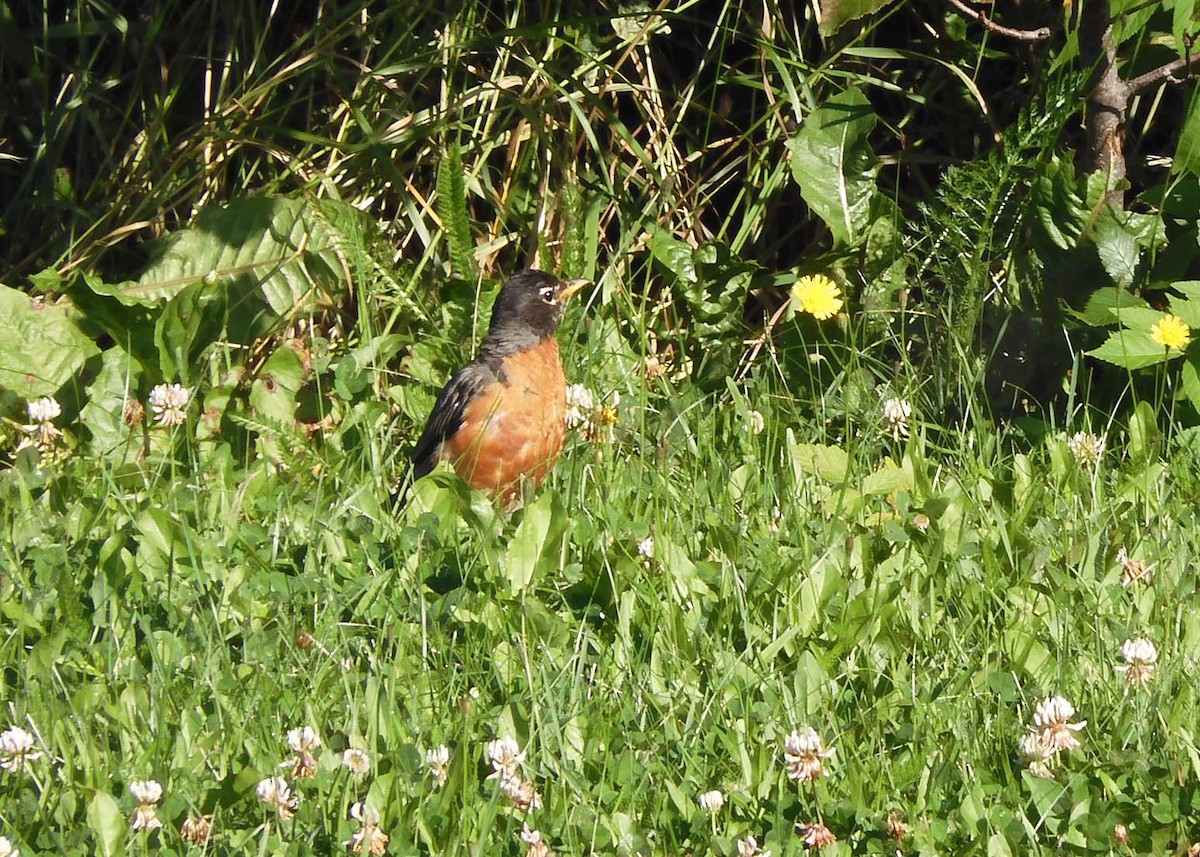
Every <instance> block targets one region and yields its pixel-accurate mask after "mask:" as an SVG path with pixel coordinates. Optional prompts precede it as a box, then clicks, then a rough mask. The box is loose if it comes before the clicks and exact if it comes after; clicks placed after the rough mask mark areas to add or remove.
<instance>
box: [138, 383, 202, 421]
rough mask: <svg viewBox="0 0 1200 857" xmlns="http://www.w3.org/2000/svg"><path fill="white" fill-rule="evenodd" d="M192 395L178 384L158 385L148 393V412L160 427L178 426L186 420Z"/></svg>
mask: <svg viewBox="0 0 1200 857" xmlns="http://www.w3.org/2000/svg"><path fill="white" fill-rule="evenodd" d="M191 398H192V394H191V393H189V392H188V389H187V388H186V387H184V386H182V385H180V384H159V385H158V386H157V387H155V388H154V389H153V390H151V391H150V397H149V402H150V411H151V413H153V414H154V420H155V422H157V423H158V424H159V425H162V426H179V425H183V421H184V420H185V419H186V418H187V406H188V402H190V401H191Z"/></svg>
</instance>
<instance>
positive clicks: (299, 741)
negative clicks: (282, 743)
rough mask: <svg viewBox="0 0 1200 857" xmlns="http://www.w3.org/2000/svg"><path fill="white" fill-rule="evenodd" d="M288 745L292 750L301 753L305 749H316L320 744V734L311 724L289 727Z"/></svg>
mask: <svg viewBox="0 0 1200 857" xmlns="http://www.w3.org/2000/svg"><path fill="white" fill-rule="evenodd" d="M287 743H288V746H289V747H291V748H292V751H293V752H296V753H303V752H304V751H306V750H316V749H317V748H318V747H320V746H321V736H320V735H318V734H317V730H316V729H313V728H312V727H311V726H304V727H301V728H299V729H291V730H289V731H288V734H287Z"/></svg>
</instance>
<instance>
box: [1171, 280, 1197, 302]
mask: <svg viewBox="0 0 1200 857" xmlns="http://www.w3.org/2000/svg"><path fill="white" fill-rule="evenodd" d="M1171 288H1172V289H1174V290H1175V291H1177V292H1179V294H1181V295H1183V296H1184V297H1185V298H1187V299H1188V300H1191V301H1200V280H1180V281H1179V282H1177V283H1171Z"/></svg>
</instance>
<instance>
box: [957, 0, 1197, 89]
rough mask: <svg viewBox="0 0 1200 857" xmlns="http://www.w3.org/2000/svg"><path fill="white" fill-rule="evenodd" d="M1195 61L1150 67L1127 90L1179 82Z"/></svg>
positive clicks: (1181, 60) (1191, 56)
mask: <svg viewBox="0 0 1200 857" xmlns="http://www.w3.org/2000/svg"><path fill="white" fill-rule="evenodd" d="M951 2H954V0H951ZM1197 62H1200V54H1188V55H1187V56H1185V57H1180V58H1179V59H1177V60H1175V61H1174V62H1169V63H1167V64H1166V65H1160V66H1159V67H1158V68H1156V69H1152V70H1151V71H1148V72H1146V73H1145V74H1139V75H1138V76H1137V77H1135V78H1134V79H1133V80H1131V81H1129V84H1128V86H1129V91H1130V93H1135V92H1140V91H1141V90H1143V89H1146V88H1147V87H1151V86H1154V84H1156V83H1161V82H1162V81H1164V80H1170V81H1171V82H1172V83H1181V82H1182V81H1179V80H1176V79H1175V75H1176V74H1177V73H1178V72H1181V71H1184V70H1186V69H1188V68H1190V67H1191V66H1193V65H1195V64H1196V63H1197Z"/></svg>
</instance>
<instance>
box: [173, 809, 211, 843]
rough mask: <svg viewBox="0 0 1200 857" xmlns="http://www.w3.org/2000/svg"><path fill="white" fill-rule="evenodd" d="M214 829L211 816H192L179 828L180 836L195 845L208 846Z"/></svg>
mask: <svg viewBox="0 0 1200 857" xmlns="http://www.w3.org/2000/svg"><path fill="white" fill-rule="evenodd" d="M212 827H213V825H212V816H211V815H199V816H192V817H190V818H187V819H185V820H184V822H183V824H181V825H180V826H179V836H180V838H182V839H183V841H184V842H191V843H192V844H193V845H207V844H208V840H209V839H210V838H211V837H212Z"/></svg>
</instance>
